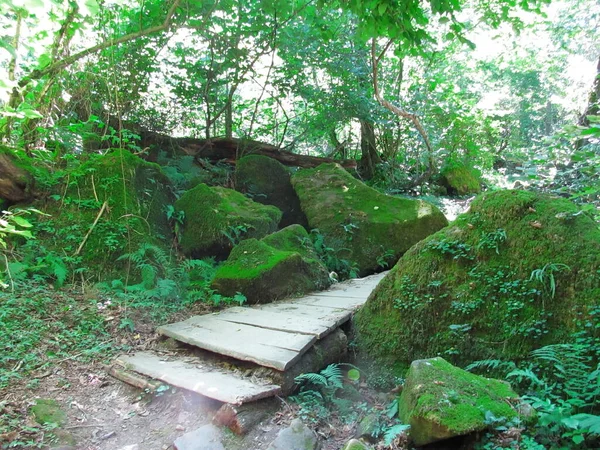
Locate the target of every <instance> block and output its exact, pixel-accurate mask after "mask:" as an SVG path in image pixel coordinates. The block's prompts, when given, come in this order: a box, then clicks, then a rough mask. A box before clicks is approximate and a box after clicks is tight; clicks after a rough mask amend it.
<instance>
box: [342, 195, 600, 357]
mask: <svg viewBox="0 0 600 450" xmlns="http://www.w3.org/2000/svg"><path fill="white" fill-rule="evenodd" d="M599 270H600V230H599V229H598V225H597V224H596V223H595V222H594V221H593V220H592V219H591V218H590V217H588V216H587V215H586V214H584V213H582V212H581V211H580V210H579V209H578V207H577V206H576V205H575V204H573V203H572V202H570V201H568V200H565V199H562V198H556V197H551V196H548V195H542V194H537V193H533V192H527V191H514V190H509V191H498V192H494V193H486V194H483V195H481V196H479V197H477V198H476V199H475V200H474V201H473V203H472V204H471V208H470V210H469V211H468V212H467V213H465V214H463V215H461V216H459V217H458V218H457V219H456V220H455V221H454V222H453V223H452V225H450V226H448V227H446V228H444V229H443V230H440V231H439V232H437V233H435V234H434V235H432V236H430V237H428V238H427V239H425V240H424V241H422V242H419V243H418V244H417V245H415V246H414V247H412V248H411V249H410V250H409V251H408V252H406V254H405V255H404V256H403V257H402V258H401V259H400V261H399V262H398V264H397V265H396V266H395V267H394V268H393V269H392V270H391V272H390V273H389V274H388V275H387V276H386V277H385V278H384V279H383V280H382V281H381V282H380V283H379V285H378V286H377V288H376V289H375V290H374V292H373V293H372V294H371V296H370V297H369V299H368V301H367V303H366V304H365V305H364V306H363V307H362V308H361V309H360V310H359V311H358V312H357V314H356V315H355V318H354V323H355V325H356V327H355V328H356V331H357V343H358V346H359V349H360V350H361V354H363V355H369V357H372V358H375V360H378V361H380V362H381V361H385V362H389V363H391V364H396V365H397V364H400V365H404V366H405V367H406V366H407V365H408V364H409V363H410V362H411V361H413V360H415V359H423V358H429V357H433V356H444V357H447V358H448V359H451V360H452V361H453V362H455V363H468V362H471V361H474V360H479V359H486V358H494V359H509V360H519V359H522V358H526V357H527V356H528V354H529V352H530V351H531V350H534V349H536V348H539V347H542V346H545V345H549V344H555V343H560V342H567V341H568V340H569V339H570V336H571V335H572V333H574V332H576V331H578V330H579V325H578V324H579V323H581V322H585V321H586V320H588V319H590V320H591V319H593V317H592V314H593V313H594V308H595V311H596V313H597V312H598V311H597V310H598V298H600V272H599Z"/></svg>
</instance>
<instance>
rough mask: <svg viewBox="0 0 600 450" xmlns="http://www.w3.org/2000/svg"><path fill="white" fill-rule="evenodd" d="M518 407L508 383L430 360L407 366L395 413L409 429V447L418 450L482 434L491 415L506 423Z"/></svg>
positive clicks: (446, 363)
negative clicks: (412, 444)
mask: <svg viewBox="0 0 600 450" xmlns="http://www.w3.org/2000/svg"><path fill="white" fill-rule="evenodd" d="M518 403H519V398H518V396H517V394H516V393H515V392H514V391H513V390H512V389H511V388H510V386H509V385H508V383H505V382H503V381H499V380H494V379H490V378H484V377H480V376H478V375H475V374H472V373H469V372H467V371H465V370H462V369H459V368H458V367H454V366H453V365H452V364H450V363H448V362H447V361H445V360H444V359H442V358H432V359H426V360H418V361H414V362H413V363H412V364H411V366H410V369H409V370H408V373H407V374H406V382H405V383H404V387H403V389H402V394H401V395H400V400H399V402H398V411H399V415H400V419H401V420H402V422H404V423H406V424H409V425H410V432H409V433H410V437H411V439H412V441H413V442H414V443H415V445H417V446H422V445H426V444H430V443H432V442H436V441H441V440H444V439H449V438H452V437H455V436H462V435H465V434H469V433H473V432H475V431H482V430H485V429H486V428H487V427H488V423H487V416H489V415H490V414H491V415H492V416H493V417H495V418H498V419H500V418H503V419H504V420H506V421H507V422H508V421H510V420H511V419H514V418H515V417H517V416H518V415H519V414H518V412H517V406H518ZM513 405H514V406H513Z"/></svg>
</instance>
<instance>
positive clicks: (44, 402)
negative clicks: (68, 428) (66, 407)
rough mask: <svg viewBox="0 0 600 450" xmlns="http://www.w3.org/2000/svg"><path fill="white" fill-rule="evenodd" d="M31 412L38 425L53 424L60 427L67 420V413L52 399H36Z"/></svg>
mask: <svg viewBox="0 0 600 450" xmlns="http://www.w3.org/2000/svg"><path fill="white" fill-rule="evenodd" d="M31 412H32V414H33V416H34V418H35V421H36V422H37V423H39V424H40V425H45V424H55V425H57V426H59V427H61V426H63V425H64V424H65V423H66V422H67V414H66V413H65V412H64V411H63V410H62V408H61V407H60V404H59V403H58V402H57V401H56V400H54V399H44V398H39V399H37V400H36V401H35V405H33V406H32V407H31Z"/></svg>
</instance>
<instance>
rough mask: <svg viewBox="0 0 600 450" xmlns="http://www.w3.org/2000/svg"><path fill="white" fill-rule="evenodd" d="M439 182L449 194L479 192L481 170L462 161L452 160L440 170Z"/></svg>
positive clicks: (460, 194) (461, 194)
mask: <svg viewBox="0 0 600 450" xmlns="http://www.w3.org/2000/svg"><path fill="white" fill-rule="evenodd" d="M440 176H441V183H442V185H443V186H444V187H445V188H446V189H447V190H448V193H449V194H450V195H459V196H463V195H471V194H479V193H480V192H481V172H479V171H478V170H477V169H475V168H473V167H471V166H469V165H468V164H465V163H463V162H452V163H450V164H447V165H446V166H444V167H443V168H442V170H441V171H440Z"/></svg>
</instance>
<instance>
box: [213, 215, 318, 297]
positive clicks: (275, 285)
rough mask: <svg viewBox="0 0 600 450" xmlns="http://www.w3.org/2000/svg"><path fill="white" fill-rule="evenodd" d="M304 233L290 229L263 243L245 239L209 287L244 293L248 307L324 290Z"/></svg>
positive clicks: (297, 226) (310, 245)
mask: <svg viewBox="0 0 600 450" xmlns="http://www.w3.org/2000/svg"><path fill="white" fill-rule="evenodd" d="M314 253H315V252H314V248H312V244H311V242H310V239H309V237H308V233H307V232H306V230H305V229H304V228H303V227H302V226H300V225H292V226H289V227H287V228H284V229H283V230H281V231H278V232H277V233H274V234H271V235H269V236H267V237H265V238H264V239H263V240H261V241H258V240H256V239H246V240H244V241H242V242H240V243H239V244H238V245H236V246H235V247H234V248H233V250H232V252H231V254H230V255H229V258H228V259H227V261H226V262H225V263H224V264H223V265H221V267H220V268H219V270H218V271H217V273H216V275H215V278H214V280H213V283H212V286H213V288H214V289H216V290H218V291H219V292H220V293H221V294H223V295H228V296H231V295H234V294H235V293H236V292H241V293H243V294H244V295H245V296H246V298H247V299H248V302H249V303H265V302H268V301H272V300H274V299H277V298H283V297H286V296H289V295H294V294H302V293H305V292H309V291H311V290H316V289H319V288H323V287H326V286H327V285H328V284H329V278H328V274H327V271H326V269H325V267H324V266H323V265H322V264H321V263H320V262H319V261H318V260H317V259H316V257H315V256H314Z"/></svg>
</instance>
